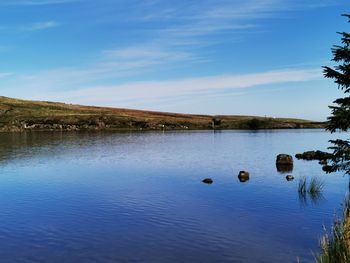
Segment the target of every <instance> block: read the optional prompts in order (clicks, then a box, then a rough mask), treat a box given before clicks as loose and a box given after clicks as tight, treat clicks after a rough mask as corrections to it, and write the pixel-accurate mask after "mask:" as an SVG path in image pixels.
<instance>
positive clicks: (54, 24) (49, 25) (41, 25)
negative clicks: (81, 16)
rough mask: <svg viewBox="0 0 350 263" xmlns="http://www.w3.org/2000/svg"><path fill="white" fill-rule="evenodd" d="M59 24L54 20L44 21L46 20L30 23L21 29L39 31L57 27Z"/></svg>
mask: <svg viewBox="0 0 350 263" xmlns="http://www.w3.org/2000/svg"><path fill="white" fill-rule="evenodd" d="M59 25H60V24H59V23H57V22H55V21H46V22H39V23H34V24H30V25H27V26H24V27H22V30H23V31H40V30H45V29H50V28H54V27H58V26H59Z"/></svg>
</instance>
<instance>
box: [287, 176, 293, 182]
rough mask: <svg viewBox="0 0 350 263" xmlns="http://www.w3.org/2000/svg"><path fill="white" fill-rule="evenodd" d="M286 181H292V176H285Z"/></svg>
mask: <svg viewBox="0 0 350 263" xmlns="http://www.w3.org/2000/svg"><path fill="white" fill-rule="evenodd" d="M286 179H287V181H293V180H294V176H293V175H287V176H286Z"/></svg>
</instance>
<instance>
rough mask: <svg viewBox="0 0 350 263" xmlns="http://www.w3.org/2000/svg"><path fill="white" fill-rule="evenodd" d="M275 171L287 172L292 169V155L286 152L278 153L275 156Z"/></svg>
mask: <svg viewBox="0 0 350 263" xmlns="http://www.w3.org/2000/svg"><path fill="white" fill-rule="evenodd" d="M276 167H277V171H278V172H281V173H288V172H292V171H293V157H292V156H290V155H288V154H279V155H277V158H276Z"/></svg>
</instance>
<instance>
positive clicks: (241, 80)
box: [48, 69, 322, 106]
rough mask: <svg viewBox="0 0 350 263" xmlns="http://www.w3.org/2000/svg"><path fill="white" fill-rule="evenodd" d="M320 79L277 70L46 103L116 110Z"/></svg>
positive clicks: (121, 88) (103, 89)
mask: <svg viewBox="0 0 350 263" xmlns="http://www.w3.org/2000/svg"><path fill="white" fill-rule="evenodd" d="M321 78H322V72H321V71H320V70H319V69H302V70H288V69H287V70H279V71H267V72H262V73H255V74H244V75H224V76H211V77H199V78H189V79H183V80H168V81H143V82H133V83H127V84H121V85H111V86H95V87H86V88H80V89H78V90H74V91H69V92H66V93H65V94H64V95H63V96H62V93H56V92H53V93H50V94H48V96H49V98H48V99H53V98H55V99H57V98H58V99H59V100H62V101H66V102H78V103H83V104H96V103H97V104H99V105H110V106H116V105H118V104H119V103H127V102H130V101H145V100H158V99H163V98H174V97H180V96H188V95H195V96H201V95H203V94H204V95H207V94H216V93H217V92H223V91H228V90H236V89H248V88H253V87H258V86H262V85H274V84H285V83H298V82H306V81H312V80H317V79H321Z"/></svg>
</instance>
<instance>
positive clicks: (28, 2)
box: [0, 0, 81, 6]
mask: <svg viewBox="0 0 350 263" xmlns="http://www.w3.org/2000/svg"><path fill="white" fill-rule="evenodd" d="M78 1H81V0H3V1H1V3H0V5H17V6H21V5H23V6H35V5H37V6H40V5H54V4H64V3H72V2H78Z"/></svg>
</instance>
